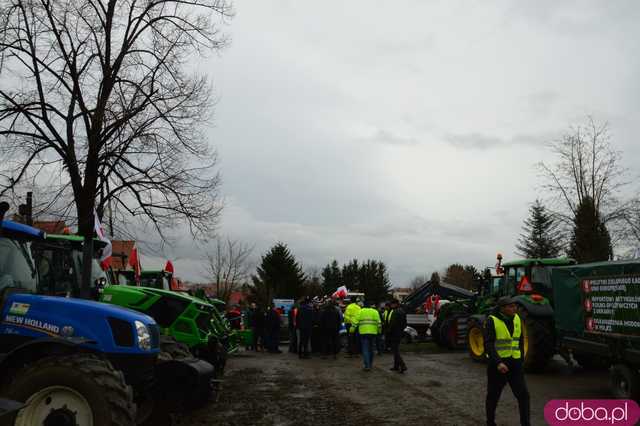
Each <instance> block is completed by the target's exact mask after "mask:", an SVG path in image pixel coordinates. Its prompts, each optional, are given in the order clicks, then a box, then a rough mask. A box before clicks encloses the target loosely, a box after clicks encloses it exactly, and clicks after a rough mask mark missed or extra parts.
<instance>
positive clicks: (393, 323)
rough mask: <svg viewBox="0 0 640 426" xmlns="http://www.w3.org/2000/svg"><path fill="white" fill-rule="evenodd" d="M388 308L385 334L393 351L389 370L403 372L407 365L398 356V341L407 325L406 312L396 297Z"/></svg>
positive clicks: (400, 339)
mask: <svg viewBox="0 0 640 426" xmlns="http://www.w3.org/2000/svg"><path fill="white" fill-rule="evenodd" d="M390 308H391V310H390V311H389V314H388V315H387V322H388V326H387V327H388V330H389V331H388V333H387V336H388V339H389V346H390V347H391V351H392V352H393V367H392V368H391V370H392V371H397V372H398V373H400V374H403V373H404V372H405V371H407V365H406V364H405V363H404V360H403V359H402V356H400V342H401V341H402V336H404V329H405V328H406V327H407V314H405V312H404V310H403V309H402V308H401V307H400V302H398V300H397V299H393V300H392V301H391V306H390Z"/></svg>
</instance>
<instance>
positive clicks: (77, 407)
mask: <svg viewBox="0 0 640 426" xmlns="http://www.w3.org/2000/svg"><path fill="white" fill-rule="evenodd" d="M7 209H8V205H7V204H6V203H0V425H2V426H4V425H12V426H85V425H88V426H116V425H118V426H131V425H134V424H136V423H142V422H145V421H146V422H147V423H149V421H150V419H152V418H154V417H156V418H157V416H154V415H157V414H158V413H159V412H162V413H164V412H165V411H164V410H159V409H158V407H159V406H162V408H165V407H166V406H169V405H171V404H166V403H165V401H167V402H171V403H174V402H175V401H176V399H177V398H179V397H180V396H181V393H183V392H185V391H190V393H191V395H193V392H194V390H199V391H200V394H206V393H207V390H206V389H207V388H208V387H209V383H208V380H209V378H210V377H211V376H212V375H213V368H212V367H211V365H210V364H208V363H206V362H204V361H200V360H172V359H168V360H166V359H165V360H164V362H162V363H159V362H158V359H159V354H160V350H159V329H158V326H157V324H156V323H155V321H154V320H153V319H152V318H151V317H149V316H147V315H144V314H141V313H138V312H134V311H131V310H127V309H122V308H119V307H116V306H112V305H107V304H103V303H99V302H95V301H90V300H80V299H74V298H68V297H52V296H43V295H39V294H38V290H39V289H38V271H37V270H36V267H35V265H34V262H33V259H32V257H31V254H30V250H29V244H30V242H32V241H34V240H42V239H43V238H44V233H43V232H42V231H39V230H37V229H35V228H31V227H29V226H26V225H22V224H19V223H14V222H10V221H3V217H4V214H5V213H6V211H7ZM159 399H162V400H165V401H163V403H162V404H158V400H159ZM11 401H13V402H18V403H20V404H19V405H18V404H13V405H11ZM154 401H155V406H156V409H155V410H154V408H153V407H154ZM3 407H14V410H13V411H12V412H9V413H7V412H6V411H8V410H6V408H5V410H3V409H2V408H3ZM20 407H21V409H19V410H16V409H15V408H20ZM3 413H4V414H3ZM163 415H164V414H163ZM156 423H157V421H152V424H156Z"/></svg>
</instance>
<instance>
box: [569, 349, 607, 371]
mask: <svg viewBox="0 0 640 426" xmlns="http://www.w3.org/2000/svg"><path fill="white" fill-rule="evenodd" d="M573 359H575V360H576V362H577V363H578V364H579V365H580V367H582V368H583V369H585V370H606V369H607V368H609V366H610V365H611V362H610V361H609V360H608V359H607V358H603V357H600V356H597V355H592V354H585V353H580V352H574V353H573Z"/></svg>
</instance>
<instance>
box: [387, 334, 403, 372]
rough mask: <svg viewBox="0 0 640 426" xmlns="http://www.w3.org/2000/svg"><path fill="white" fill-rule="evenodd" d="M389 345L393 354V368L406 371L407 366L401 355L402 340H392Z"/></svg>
mask: <svg viewBox="0 0 640 426" xmlns="http://www.w3.org/2000/svg"><path fill="white" fill-rule="evenodd" d="M389 345H390V346H391V352H393V368H396V369H398V370H401V369H402V370H406V369H407V365H406V364H405V363H404V360H403V359H402V356H401V355H400V340H391V341H390V342H389Z"/></svg>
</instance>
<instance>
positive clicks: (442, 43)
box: [149, 0, 640, 286]
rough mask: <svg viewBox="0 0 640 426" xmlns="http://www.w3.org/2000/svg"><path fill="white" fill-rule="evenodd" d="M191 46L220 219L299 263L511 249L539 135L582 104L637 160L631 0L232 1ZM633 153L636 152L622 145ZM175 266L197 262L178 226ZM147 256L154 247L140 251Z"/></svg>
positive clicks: (484, 257)
mask: <svg viewBox="0 0 640 426" xmlns="http://www.w3.org/2000/svg"><path fill="white" fill-rule="evenodd" d="M235 8H236V16H235V18H234V19H233V20H231V22H230V23H229V25H227V26H226V27H225V28H224V30H225V31H226V32H227V33H228V34H229V35H230V36H231V38H232V43H231V44H230V46H229V47H228V48H227V49H225V50H224V51H223V52H221V54H220V55H213V56H212V57H210V58H208V59H207V60H204V61H203V62H202V63H201V66H200V67H199V70H198V72H202V73H206V74H207V75H209V76H210V78H211V80H212V82H213V86H214V91H215V94H216V96H217V98H218V104H217V106H216V112H215V119H214V121H215V123H214V126H213V127H212V128H211V129H210V131H209V135H210V140H211V143H212V145H213V146H214V147H215V148H216V149H217V151H218V154H219V157H220V171H221V173H222V177H223V186H222V193H223V194H224V197H225V200H226V208H225V210H224V213H223V217H222V221H221V224H220V233H221V234H223V235H229V236H231V237H232V238H235V239H239V240H242V241H244V242H246V243H249V244H255V252H254V255H255V257H256V258H259V257H260V256H261V255H262V254H264V253H265V252H266V250H268V249H269V248H270V247H271V246H272V245H273V244H275V243H276V242H278V241H281V242H284V243H286V244H287V245H288V246H289V248H290V249H291V251H292V253H293V254H294V255H295V256H296V257H297V259H298V260H299V261H300V262H301V263H302V264H303V266H304V267H305V268H307V267H313V266H317V267H322V266H324V265H326V264H327V263H328V262H329V261H331V260H332V259H334V258H335V259H337V260H338V262H339V263H341V264H342V263H345V262H347V261H349V260H350V259H353V258H357V259H360V260H365V259H368V258H373V259H379V260H382V261H384V262H385V263H386V264H387V266H388V268H389V272H390V278H391V282H392V284H393V285H394V286H405V285H406V284H408V282H409V281H410V280H411V278H413V277H414V276H416V275H419V274H427V273H428V274H430V273H431V272H432V271H434V270H441V269H443V268H445V267H446V266H447V265H448V264H450V263H453V262H460V263H465V264H467V263H468V264H474V265H476V266H478V267H482V266H488V265H493V264H494V263H495V253H496V252H502V253H503V254H504V255H505V258H506V259H510V258H513V257H514V256H515V255H514V245H515V242H516V240H517V238H518V234H519V232H520V228H521V226H522V221H523V219H524V218H525V217H526V216H527V211H528V208H529V205H530V203H531V202H533V201H534V200H535V199H536V197H540V198H543V199H544V198H545V196H546V194H543V193H542V192H541V188H540V184H541V180H540V178H539V176H538V171H537V169H536V167H535V164H536V163H537V162H539V161H542V160H545V161H548V160H550V159H552V157H550V153H549V150H548V149H547V148H546V147H545V144H546V143H548V142H549V141H551V140H553V139H555V138H557V137H558V136H559V135H560V134H562V133H563V132H565V131H566V130H567V129H568V127H569V126H570V125H571V124H580V123H583V122H584V120H585V117H586V116H587V115H588V114H591V115H593V117H594V118H595V119H596V120H598V121H607V122H609V124H610V128H611V136H612V141H613V144H614V146H615V148H617V149H619V150H621V151H623V152H624V153H625V162H626V164H625V165H626V166H627V167H629V168H630V175H629V176H630V178H633V179H634V180H637V176H638V174H639V173H640V167H638V163H637V158H640V145H639V144H638V142H637V140H636V137H635V135H636V134H639V133H640V120H639V118H640V79H639V78H638V76H639V75H640V63H639V62H640V26H638V24H637V23H638V22H640V3H639V2H636V1H607V2H604V1H591V2H589V1H576V2H571V1H563V2H557V1H535V2H533V1H526V2H525V1H522V2H514V1H500V2H489V1H477V2H474V1H464V2H456V1H451V0H446V1H394V2H388V1H387V2H382V1H349V2H345V1H322V2H302V1H294V0H290V1H257V0H256V1H237V2H236V4H235ZM633 158H635V159H636V161H635V162H633V161H631V159H633ZM171 256H173V257H174V258H177V259H178V260H177V261H176V264H177V268H176V269H177V271H176V272H177V274H178V275H180V276H182V277H183V278H186V279H192V280H198V281H200V280H201V279H202V278H201V276H200V270H201V268H200V267H199V266H197V264H198V263H199V260H198V259H197V250H196V249H194V248H193V246H192V244H191V242H190V241H187V240H184V241H182V242H181V243H180V244H178V245H177V246H176V248H175V250H174V251H173V252H172V253H171ZM149 261H152V260H151V259H150V260H149Z"/></svg>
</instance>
